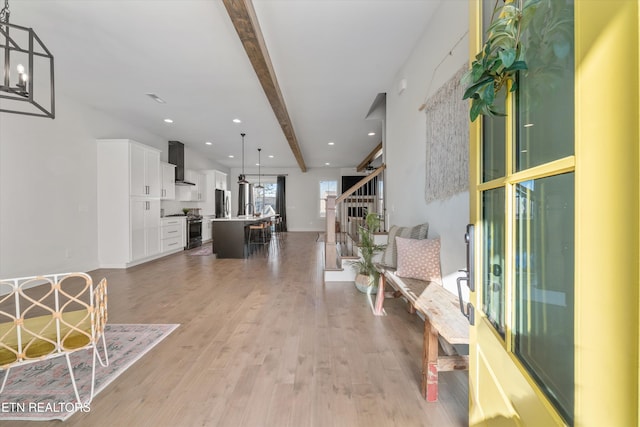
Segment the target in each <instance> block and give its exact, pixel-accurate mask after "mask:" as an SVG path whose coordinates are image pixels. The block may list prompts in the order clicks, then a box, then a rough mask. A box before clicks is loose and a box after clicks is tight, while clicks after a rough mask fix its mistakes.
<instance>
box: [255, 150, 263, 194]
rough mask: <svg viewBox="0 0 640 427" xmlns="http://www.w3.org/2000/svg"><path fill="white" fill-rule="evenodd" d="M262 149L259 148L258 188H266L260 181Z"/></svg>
mask: <svg viewBox="0 0 640 427" xmlns="http://www.w3.org/2000/svg"><path fill="white" fill-rule="evenodd" d="M261 151H262V148H258V185H256V188H260V189H262V188H264V186H263V185H262V183H261V182H260V163H261V161H260V152H261Z"/></svg>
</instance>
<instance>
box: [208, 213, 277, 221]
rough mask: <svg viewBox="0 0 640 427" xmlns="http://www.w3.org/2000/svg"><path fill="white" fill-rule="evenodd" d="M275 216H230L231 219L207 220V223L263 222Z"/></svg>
mask: <svg viewBox="0 0 640 427" xmlns="http://www.w3.org/2000/svg"><path fill="white" fill-rule="evenodd" d="M275 216H276V215H263V216H253V215H241V216H232V217H231V218H209V221H244V222H256V221H265V220H268V219H271V218H274V217H275Z"/></svg>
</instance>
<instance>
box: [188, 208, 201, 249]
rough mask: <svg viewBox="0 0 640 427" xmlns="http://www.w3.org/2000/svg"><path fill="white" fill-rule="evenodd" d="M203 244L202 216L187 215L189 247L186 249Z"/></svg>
mask: <svg viewBox="0 0 640 427" xmlns="http://www.w3.org/2000/svg"><path fill="white" fill-rule="evenodd" d="M198 246H202V216H190V215H187V247H186V249H193V248H197V247H198Z"/></svg>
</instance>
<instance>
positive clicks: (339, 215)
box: [324, 164, 386, 270]
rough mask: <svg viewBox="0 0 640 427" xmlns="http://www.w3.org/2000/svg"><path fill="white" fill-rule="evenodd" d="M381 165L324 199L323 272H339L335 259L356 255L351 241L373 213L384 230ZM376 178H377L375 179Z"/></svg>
mask: <svg viewBox="0 0 640 427" xmlns="http://www.w3.org/2000/svg"><path fill="white" fill-rule="evenodd" d="M385 168H386V166H385V165H384V164H383V165H381V166H380V167H378V168H377V169H376V170H375V171H373V172H372V173H370V174H369V175H367V176H363V177H362V180H360V181H359V182H358V183H357V184H355V185H354V186H352V187H351V188H349V189H348V190H347V191H345V192H344V193H342V195H340V196H327V201H326V225H325V251H324V253H325V264H324V265H325V269H327V270H337V269H338V256H339V255H340V256H355V255H356V253H357V250H356V247H354V246H355V245H354V242H355V243H357V241H358V227H359V226H360V225H362V224H364V217H365V216H366V215H367V214H368V213H371V212H375V213H377V214H378V216H379V217H380V229H379V230H374V232H379V231H386V225H385V222H384V221H385V216H386V215H385V206H384V197H383V194H384V192H383V187H384V174H383V172H384V170H385ZM376 177H378V179H375V178H376Z"/></svg>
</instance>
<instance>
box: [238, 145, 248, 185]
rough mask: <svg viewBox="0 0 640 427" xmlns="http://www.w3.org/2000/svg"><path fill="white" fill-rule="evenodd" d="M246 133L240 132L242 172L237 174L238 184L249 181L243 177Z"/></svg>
mask: <svg viewBox="0 0 640 427" xmlns="http://www.w3.org/2000/svg"><path fill="white" fill-rule="evenodd" d="M245 135H246V133H241V134H240V136H241V137H242V174H240V176H238V184H248V183H249V181H247V179H246V178H245V175H244V136H245Z"/></svg>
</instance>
